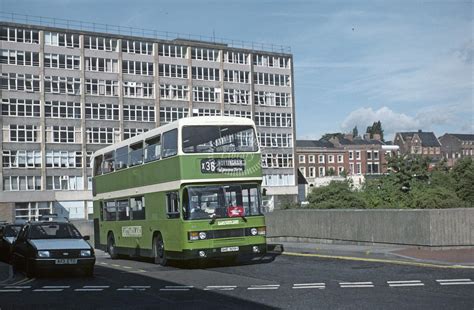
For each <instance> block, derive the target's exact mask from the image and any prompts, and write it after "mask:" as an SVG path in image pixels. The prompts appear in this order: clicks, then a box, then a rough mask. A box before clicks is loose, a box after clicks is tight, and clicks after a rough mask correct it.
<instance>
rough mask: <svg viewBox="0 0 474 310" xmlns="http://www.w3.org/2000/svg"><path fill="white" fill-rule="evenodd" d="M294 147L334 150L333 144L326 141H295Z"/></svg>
mask: <svg viewBox="0 0 474 310" xmlns="http://www.w3.org/2000/svg"><path fill="white" fill-rule="evenodd" d="M296 147H304V148H312V147H314V148H316V147H317V148H334V144H332V143H331V142H329V141H326V140H296Z"/></svg>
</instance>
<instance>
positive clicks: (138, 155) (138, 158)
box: [129, 141, 143, 167]
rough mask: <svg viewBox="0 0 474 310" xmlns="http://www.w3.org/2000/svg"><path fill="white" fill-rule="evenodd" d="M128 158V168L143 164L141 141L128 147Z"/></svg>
mask: <svg viewBox="0 0 474 310" xmlns="http://www.w3.org/2000/svg"><path fill="white" fill-rule="evenodd" d="M129 157H130V158H129V165H130V167H132V166H136V165H141V164H142V163H143V141H140V142H138V143H135V144H132V145H130V151H129Z"/></svg>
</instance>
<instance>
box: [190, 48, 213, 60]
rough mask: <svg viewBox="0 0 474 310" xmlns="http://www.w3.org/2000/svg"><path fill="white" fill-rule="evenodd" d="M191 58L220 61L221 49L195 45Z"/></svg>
mask: <svg viewBox="0 0 474 310" xmlns="http://www.w3.org/2000/svg"><path fill="white" fill-rule="evenodd" d="M191 58H192V59H196V60H206V61H218V58H219V51H218V50H214V49H207V48H200V47H193V48H191Z"/></svg>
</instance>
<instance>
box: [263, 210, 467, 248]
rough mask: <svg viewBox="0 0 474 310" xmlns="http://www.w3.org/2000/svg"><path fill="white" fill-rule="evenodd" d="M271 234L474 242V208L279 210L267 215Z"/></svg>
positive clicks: (436, 243) (426, 242) (401, 241)
mask: <svg viewBox="0 0 474 310" xmlns="http://www.w3.org/2000/svg"><path fill="white" fill-rule="evenodd" d="M265 218H266V223H267V236H268V237H273V238H275V237H290V238H297V239H298V238H301V239H306V238H310V239H326V240H338V241H351V242H370V243H391V244H405V245H420V246H474V208H473V209H443V210H438V209H433V210H302V209H300V210H279V211H275V212H272V213H267V214H266V215H265Z"/></svg>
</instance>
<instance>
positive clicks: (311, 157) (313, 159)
mask: <svg viewBox="0 0 474 310" xmlns="http://www.w3.org/2000/svg"><path fill="white" fill-rule="evenodd" d="M308 159H309V163H310V164H314V163H315V162H316V156H314V155H308Z"/></svg>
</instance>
